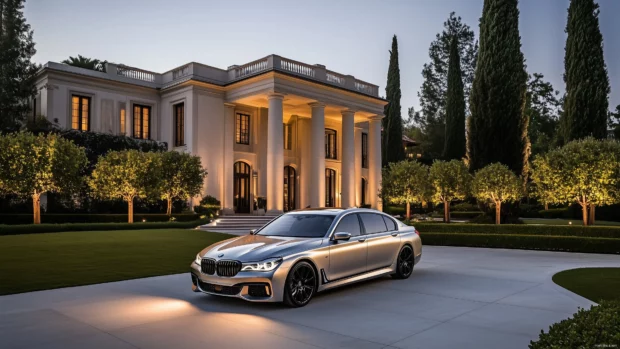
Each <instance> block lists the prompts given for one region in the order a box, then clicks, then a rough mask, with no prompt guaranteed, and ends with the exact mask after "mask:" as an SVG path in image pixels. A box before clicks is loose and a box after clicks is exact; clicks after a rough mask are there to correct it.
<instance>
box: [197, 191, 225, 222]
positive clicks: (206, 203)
mask: <svg viewBox="0 0 620 349" xmlns="http://www.w3.org/2000/svg"><path fill="white" fill-rule="evenodd" d="M220 207H221V206H220V200H218V199H216V198H215V197H213V196H211V195H207V196H205V197H203V198H202V200H200V205H198V206H194V212H196V213H198V214H201V215H205V216H207V217H212V216H216V215H217V212H218V211H219V209H220Z"/></svg>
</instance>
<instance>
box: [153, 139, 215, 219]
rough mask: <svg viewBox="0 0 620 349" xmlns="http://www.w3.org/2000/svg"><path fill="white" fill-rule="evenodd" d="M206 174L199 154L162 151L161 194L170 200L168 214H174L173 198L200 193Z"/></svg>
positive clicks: (189, 196) (187, 197)
mask: <svg viewBox="0 0 620 349" xmlns="http://www.w3.org/2000/svg"><path fill="white" fill-rule="evenodd" d="M206 175H207V171H206V170H205V169H203V168H202V165H201V163H200V157H198V156H195V155H191V154H188V153H180V152H176V151H169V152H165V153H161V183H160V185H161V189H160V194H161V199H163V200H166V201H168V209H167V211H166V212H167V214H168V215H171V214H172V201H173V200H175V199H183V200H188V199H190V198H192V197H194V196H196V195H198V194H200V191H201V190H202V185H203V183H204V178H205V176H206Z"/></svg>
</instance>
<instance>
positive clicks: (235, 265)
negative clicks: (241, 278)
mask: <svg viewBox="0 0 620 349" xmlns="http://www.w3.org/2000/svg"><path fill="white" fill-rule="evenodd" d="M215 267H216V271H217V275H219V276H226V277H231V276H235V275H237V273H238V272H239V271H240V270H241V262H239V261H217V263H216V264H215Z"/></svg>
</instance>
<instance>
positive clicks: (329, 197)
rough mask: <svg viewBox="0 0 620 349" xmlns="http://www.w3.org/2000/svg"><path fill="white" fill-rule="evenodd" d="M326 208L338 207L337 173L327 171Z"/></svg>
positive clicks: (328, 169) (329, 169)
mask: <svg viewBox="0 0 620 349" xmlns="http://www.w3.org/2000/svg"><path fill="white" fill-rule="evenodd" d="M325 207H336V171H334V170H332V169H331V168H326V169H325Z"/></svg>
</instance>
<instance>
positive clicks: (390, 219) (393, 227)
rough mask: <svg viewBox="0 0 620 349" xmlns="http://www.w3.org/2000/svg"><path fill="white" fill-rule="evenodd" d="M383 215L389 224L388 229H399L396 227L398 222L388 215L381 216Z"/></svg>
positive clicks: (386, 223)
mask: <svg viewBox="0 0 620 349" xmlns="http://www.w3.org/2000/svg"><path fill="white" fill-rule="evenodd" d="M381 217H383V220H384V221H385V225H387V230H388V231H394V230H398V228H397V227H396V222H394V220H393V219H392V218H389V217H387V216H381Z"/></svg>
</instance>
